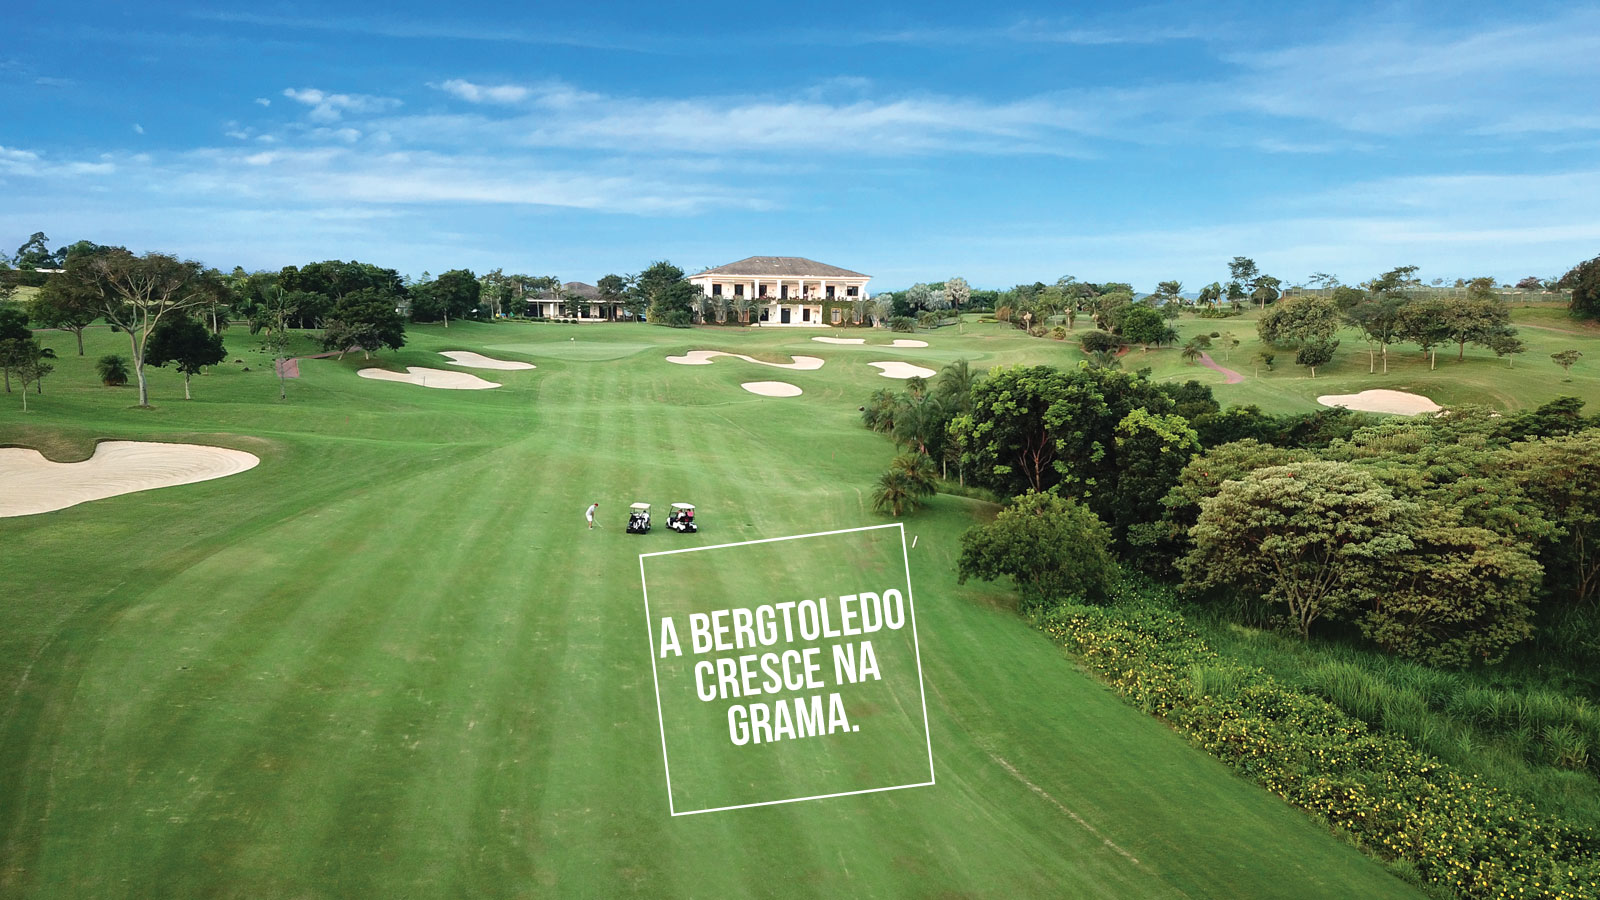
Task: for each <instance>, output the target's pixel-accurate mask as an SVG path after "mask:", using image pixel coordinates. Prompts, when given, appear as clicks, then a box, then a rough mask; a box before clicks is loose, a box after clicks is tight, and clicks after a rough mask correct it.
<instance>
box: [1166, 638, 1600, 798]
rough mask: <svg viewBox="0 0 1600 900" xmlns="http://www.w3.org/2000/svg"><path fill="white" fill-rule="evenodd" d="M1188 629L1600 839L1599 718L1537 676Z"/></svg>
mask: <svg viewBox="0 0 1600 900" xmlns="http://www.w3.org/2000/svg"><path fill="white" fill-rule="evenodd" d="M1190 621H1191V622H1192V623H1193V624H1194V625H1195V626H1196V627H1198V628H1199V629H1200V630H1201V631H1202V633H1203V634H1204V635H1205V638H1206V640H1207V642H1209V643H1210V644H1211V646H1212V647H1214V648H1215V649H1216V650H1217V651H1218V652H1219V653H1221V654H1222V655H1224V656H1226V657H1229V658H1232V659H1235V660H1237V661H1239V662H1240V663H1241V664H1243V665H1245V666H1248V667H1250V668H1257V667H1259V668H1261V669H1264V670H1266V671H1267V672H1268V673H1269V674H1271V675H1273V676H1274V677H1276V678H1278V679H1280V680H1281V681H1283V682H1284V683H1285V684H1287V685H1290V686H1291V687H1294V688H1297V689H1300V690H1304V691H1306V692H1308V693H1312V694H1316V695H1318V696H1322V697H1325V698H1327V699H1328V700H1330V701H1332V702H1333V703H1334V704H1336V705H1338V706H1339V707H1340V708H1341V709H1343V710H1344V711H1345V712H1347V713H1349V714H1350V715H1352V716H1355V717H1356V718H1358V719H1361V720H1363V721H1365V722H1367V723H1368V724H1370V725H1373V726H1375V727H1377V728H1381V729H1383V730H1385V731H1388V732H1391V733H1393V734H1397V735H1399V736H1401V737H1404V738H1406V739H1407V740H1409V741H1410V742H1411V743H1412V744H1413V745H1414V746H1416V747H1417V748H1418V749H1420V750H1422V751H1423V752H1426V753H1430V754H1432V755H1434V756H1436V757H1438V758H1439V759H1441V760H1443V761H1445V762H1447V763H1449V764H1450V765H1453V766H1455V767H1457V768H1459V769H1460V770H1462V771H1464V772H1468V773H1471V774H1475V775H1477V776H1479V777H1481V778H1483V779H1484V780H1486V781H1487V782H1488V783H1490V784H1492V785H1494V786H1496V787H1499V788H1501V789H1504V790H1507V791H1510V792H1511V793H1513V794H1516V795H1518V796H1521V797H1523V798H1525V799H1527V800H1529V801H1530V802H1532V803H1534V804H1535V805H1536V806H1538V807H1539V808H1540V809H1541V810H1543V811H1545V812H1548V813H1552V814H1556V815H1559V816H1561V817H1563V818H1565V819H1566V820H1567V821H1569V822H1572V823H1574V824H1576V825H1578V826H1580V827H1588V828H1591V829H1600V781H1596V779H1595V774H1596V772H1597V771H1600V759H1597V758H1596V756H1597V755H1600V711H1597V710H1596V708H1595V706H1594V705H1593V704H1591V703H1589V702H1587V701H1586V700H1585V699H1584V698H1583V697H1582V696H1579V695H1576V694H1575V693H1572V692H1569V691H1570V685H1557V686H1554V687H1547V686H1544V685H1542V684H1540V683H1539V681H1538V678H1539V676H1540V675H1546V676H1554V675H1556V672H1555V671H1550V672H1548V673H1546V672H1542V671H1539V670H1533V671H1530V670H1528V668H1527V667H1522V668H1520V669H1516V670H1508V669H1507V668H1506V667H1501V668H1498V669H1488V670H1483V671H1476V670H1466V671H1443V670H1438V669H1432V668H1429V667H1427V666H1423V665H1419V664H1417V663H1413V662H1409V661H1406V660H1401V659H1396V658H1394V657H1390V656H1385V655H1383V654H1380V653H1375V652H1372V651H1368V650H1365V649H1361V648H1356V647H1350V646H1348V645H1344V644H1340V643H1336V642H1331V641H1311V642H1302V641H1300V640H1299V639H1298V638H1295V637H1292V636H1288V635H1281V634H1275V633H1272V632H1265V631H1260V630H1257V629H1253V628H1247V627H1244V626H1240V625H1235V624H1232V623H1229V622H1226V621H1222V620H1220V619H1216V618H1211V617H1208V616H1191V617H1190Z"/></svg>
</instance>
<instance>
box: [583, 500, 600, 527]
mask: <svg viewBox="0 0 1600 900" xmlns="http://www.w3.org/2000/svg"><path fill="white" fill-rule="evenodd" d="M599 508H600V501H598V500H596V501H595V502H593V503H591V504H589V508H588V510H586V511H585V512H584V514H583V517H584V518H585V519H588V520H589V530H590V531H593V530H594V511H595V510H597V509H599Z"/></svg>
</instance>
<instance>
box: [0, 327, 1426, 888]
mask: <svg viewBox="0 0 1600 900" xmlns="http://www.w3.org/2000/svg"><path fill="white" fill-rule="evenodd" d="M966 332H967V333H966V334H957V333H955V331H954V330H953V329H949V328H947V329H943V330H941V331H939V332H937V333H935V334H933V335H925V337H927V338H928V339H929V340H930V341H931V342H933V344H934V347H933V348H930V349H931V350H933V351H934V353H928V352H920V353H919V351H914V350H892V349H889V348H868V349H870V351H871V352H872V353H873V356H872V357H871V359H897V358H904V359H909V360H917V359H933V360H940V359H943V358H947V357H946V356H944V355H943V354H949V355H956V356H958V355H967V354H970V358H973V359H981V360H982V363H983V365H985V366H987V365H993V364H1007V363H1012V362H1054V363H1057V364H1070V363H1071V362H1073V361H1074V360H1075V358H1076V351H1075V350H1074V349H1073V348H1072V347H1070V346H1067V345H1063V344H1059V343H1056V342H1053V341H1037V340H1031V339H1028V338H1026V337H1024V336H1021V335H1020V334H1019V333H1017V332H1015V331H1011V330H1009V329H1005V328H1003V327H1000V326H976V325H972V324H969V325H968V326H967V327H966ZM800 334H801V333H797V332H792V331H779V330H777V329H773V330H772V331H771V332H770V333H769V332H765V331H752V332H750V333H740V332H739V331H737V330H732V329H730V330H726V331H722V330H709V329H706V330H696V331H687V332H686V331H676V330H668V329H660V328H654V327H648V326H639V325H632V326H629V325H594V326H558V325H528V324H520V323H518V324H495V325H487V324H473V323H455V324H452V326H451V327H450V328H449V329H448V330H445V329H443V328H439V327H426V328H418V329H415V330H414V331H413V332H412V333H411V336H410V339H411V345H410V346H408V347H407V348H406V350H405V351H403V352H401V353H399V354H390V353H385V354H383V355H382V359H381V362H382V364H383V365H385V366H387V367H395V366H403V365H422V366H433V367H438V368H446V367H447V366H446V365H445V364H443V363H442V362H441V359H440V357H438V356H437V351H439V350H444V349H479V350H481V351H482V352H486V353H488V354H489V355H495V354H496V352H497V351H496V350H494V349H492V348H496V347H500V348H509V347H515V348H518V349H517V350H516V352H518V353H523V354H526V355H529V356H532V357H534V358H536V359H537V360H538V362H539V368H538V369H537V370H533V371H527V372H495V373H493V376H494V380H496V381H502V382H503V383H504V385H505V386H504V387H503V388H501V389H499V390H494V391H479V392H458V391H437V390H427V389H423V388H418V387H415V386H411V385H403V384H392V383H381V382H374V381H369V380H365V379H360V378H358V377H356V375H355V370H356V369H358V368H360V367H361V366H362V365H364V363H363V362H362V361H361V359H360V355H359V354H356V355H355V356H351V357H346V358H345V359H344V360H342V361H341V360H332V359H328V360H307V361H304V362H302V364H301V373H302V376H303V377H302V378H300V379H299V380H296V381H292V382H290V384H289V398H290V399H289V401H288V402H287V403H279V402H278V401H277V400H276V397H277V381H276V379H275V377H274V376H273V375H272V372H271V366H270V363H268V362H266V361H265V360H264V359H263V358H262V356H261V354H260V353H259V352H257V351H255V350H254V349H253V348H254V342H253V341H252V340H251V339H250V338H249V336H248V335H245V334H244V333H243V332H242V331H241V330H238V329H235V330H234V331H233V332H232V333H230V335H229V341H230V357H229V359H230V362H228V363H226V364H223V365H221V366H218V367H216V368H215V369H214V370H213V371H212V372H211V373H210V374H208V375H206V376H203V377H199V378H196V379H195V381H194V396H195V399H194V400H193V401H190V402H185V401H183V400H182V399H181V398H182V385H181V377H180V376H179V375H177V374H176V373H172V372H167V371H159V370H158V371H155V372H153V373H152V377H151V396H152V402H153V403H155V404H156V408H155V409H151V410H140V409H134V408H132V404H133V402H134V401H133V391H132V389H131V388H123V389H109V388H104V387H100V386H98V385H97V384H95V383H94V377H93V374H92V365H93V360H94V359H95V358H96V357H97V356H98V355H100V354H102V353H107V352H117V351H122V352H125V346H126V345H125V341H119V338H122V337H123V336H121V335H113V334H110V333H109V332H107V331H105V330H104V329H95V330H92V331H91V332H90V334H89V336H88V343H89V348H88V351H89V352H88V355H87V356H86V357H84V358H79V357H77V356H75V355H73V354H72V346H71V337H70V336H69V335H61V334H50V335H48V336H47V337H46V341H47V343H49V344H50V345H51V346H53V347H55V349H56V350H57V351H58V352H59V353H61V355H62V358H61V359H60V360H59V367H58V369H57V372H56V373H55V374H54V375H52V376H51V377H50V378H48V379H46V381H45V391H46V393H45V395H44V396H43V397H36V398H33V399H32V402H30V404H29V411H28V413H27V414H26V415H25V416H24V415H23V414H22V412H21V411H20V408H19V405H18V404H16V403H14V402H12V401H13V400H15V397H14V396H12V397H6V396H4V395H0V443H12V444H25V445H29V446H37V447H40V448H41V449H44V450H46V451H47V452H49V453H50V454H52V455H54V456H57V457H59V458H81V457H82V456H83V455H86V454H87V453H88V452H89V450H90V448H91V447H92V444H93V441H94V440H95V439H97V438H123V439H141V438H143V439H163V440H176V439H184V440H197V441H204V442H206V443H213V444H220V445H225V446H230V447H238V448H241V449H247V450H250V451H252V452H254V453H257V454H258V455H260V456H261V458H262V463H261V465H260V466H259V467H257V468H256V469H254V470H252V471H250V472H247V473H244V474H241V475H238V476H234V477H230V478H226V479H221V480H217V481H210V482H205V483H201V484H195V485H188V486H184V487H176V488H169V489H164V490H159V491H150V492H144V493H139V494H132V495H126V496H122V497H117V498H113V499H109V500H104V501H99V502H95V503H91V504H85V505H81V506H78V507H74V508H71V509H68V510H63V511H60V512H56V513H49V514H45V515H40V516H32V517H26V518H16V519H5V520H0V546H3V547H4V548H5V555H4V557H3V561H0V575H3V577H4V584H5V585H6V600H5V602H4V603H3V604H0V895H4V896H96V897H115V896H197V895H218V894H221V895H235V896H251V897H287V896H294V897H343V896H408V897H409V896H529V895H561V896H572V895H577V896H618V895H632V896H664V895H697V896H722V895H743V894H760V895H769V894H774V893H776V894H783V895H794V896H818V897H833V896H840V895H876V896H890V895H926V894H947V895H952V896H956V895H960V896H985V897H1012V896H1074V897H1077V896H1092V897H1164V896H1165V897H1183V896H1188V897H1265V896H1284V895H1286V894H1289V895H1293V896H1297V897H1316V896H1327V897H1346V896H1363V897H1376V896H1400V895H1409V894H1411V889H1410V888H1408V887H1407V886H1406V885H1404V884H1403V883H1402V882H1401V881H1399V880H1398V879H1396V878H1394V877H1393V876H1392V875H1390V874H1389V873H1388V872H1386V871H1385V870H1384V869H1383V868H1382V867H1381V866H1380V865H1379V864H1378V863H1376V862H1374V861H1372V860H1370V859H1367V858H1366V857H1363V856H1362V855H1361V854H1359V853H1358V852H1357V851H1356V850H1354V849H1352V848H1351V847H1350V846H1348V845H1347V844H1345V843H1343V842H1342V841H1341V840H1339V839H1338V838H1336V837H1334V836H1332V835H1330V834H1328V833H1327V832H1326V831H1325V830H1324V829H1322V828H1320V827H1318V826H1316V825H1314V824H1313V823H1312V822H1311V821H1310V820H1308V819H1307V818H1306V817H1305V816H1303V815H1301V814H1300V813H1298V812H1296V811H1295V810H1292V809H1290V808H1288V807H1287V806H1285V805H1284V804H1283V803H1281V802H1280V801H1279V800H1277V799H1276V798H1274V797H1272V796H1271V795H1269V794H1267V793H1266V792H1264V791H1262V790H1260V789H1259V788H1257V787H1255V786H1253V785H1251V784H1249V783H1247V782H1245V781H1244V780H1242V779H1240V778H1238V777H1236V776H1234V775H1232V774H1231V773H1229V772H1228V771H1227V770H1226V769H1225V768H1224V767H1223V766H1222V765H1220V764H1219V763H1217V762H1215V761H1214V760H1211V759H1210V758H1208V757H1206V756H1205V755H1204V754H1202V753H1200V752H1198V751H1196V750H1194V749H1192V748H1190V747H1189V746H1188V745H1187V744H1186V743H1185V742H1184V741H1183V740H1181V739H1180V738H1179V737H1177V736H1176V735H1174V734H1172V733H1171V732H1170V731H1168V730H1167V729H1166V728H1165V727H1164V726H1163V725H1162V724H1161V723H1159V722H1157V721H1155V720H1153V719H1151V718H1149V717H1147V716H1145V715H1143V714H1141V713H1139V712H1138V711H1136V710H1133V709H1130V708H1128V707H1126V706H1125V705H1124V704H1123V703H1122V702H1121V701H1120V700H1119V699H1118V698H1117V697H1116V696H1114V695H1113V694H1111V693H1110V692H1108V691H1107V690H1105V689H1104V688H1102V687H1101V686H1100V685H1098V684H1097V683H1096V682H1094V681H1092V680H1091V679H1089V678H1087V677H1086V676H1084V675H1083V674H1081V673H1080V672H1078V671H1077V670H1076V669H1075V668H1074V667H1073V665H1072V664H1071V663H1070V662H1069V661H1068V660H1067V659H1065V658H1064V657H1063V655H1062V654H1061V652H1060V651H1059V650H1058V649H1057V648H1056V647H1054V646H1053V645H1052V643H1051V642H1050V640H1049V639H1048V638H1047V637H1046V636H1044V635H1043V634H1040V633H1038V632H1036V631H1034V630H1033V629H1031V628H1029V627H1028V626H1027V625H1026V624H1024V623H1023V622H1022V621H1020V620H1019V619H1018V618H1017V617H1016V615H1015V614H1014V612H1013V611H1012V609H1011V608H1010V601H1009V598H1008V597H1007V596H1006V595H1005V594H1004V593H1003V592H1001V591H998V590H995V589H988V588H984V587H981V586H977V585H968V586H965V587H961V586H957V585H956V584H955V583H954V578H953V571H952V570H953V562H954V557H955V554H956V552H957V550H958V537H959V535H960V533H961V532H962V531H963V530H964V529H965V528H967V527H968V526H969V525H971V524H973V523H974V522H979V521H982V520H984V519H985V518H986V517H987V516H989V515H992V512H993V507H992V506H989V505H987V504H983V503H981V502H978V501H974V500H969V499H965V498H959V497H952V496H948V495H940V496H938V497H937V498H935V499H934V500H933V501H932V503H931V504H930V506H929V507H928V509H927V510H926V511H924V512H922V513H920V514H919V515H918V516H916V517H915V518H913V519H910V520H908V522H907V533H908V535H909V536H912V537H914V538H916V539H917V541H916V547H915V549H913V550H912V551H911V552H910V566H911V576H912V582H913V585H914V588H915V592H916V600H917V607H916V612H917V625H918V633H919V637H920V644H921V659H922V666H923V670H924V678H925V683H926V690H927V707H928V717H929V723H930V730H931V734H932V744H933V749H934V756H935V771H936V775H937V780H938V784H937V786H935V787H929V788H916V789H909V790H902V791H895V792H889V793H880V794H871V795H864V796H860V797H849V798H840V799H835V800H825V801H811V802H804V803H796V804H789V805H784V806H773V807H763V808H758V809H749V810H739V811H734V812H727V813H713V814H706V815H699V816H692V817H686V818H671V817H669V816H668V813H667V805H666V792H665V781H664V777H663V773H662V767H661V743H660V735H659V733H658V726H657V722H656V707H655V699H654V691H653V688H652V681H651V675H650V660H649V657H648V655H647V653H648V646H647V641H646V637H645V633H644V622H643V615H642V604H641V596H640V583H639V566H638V563H637V559H636V555H637V554H638V553H640V552H644V551H649V550H661V549H671V548H674V547H681V546H696V545H710V544H713V543H723V542H729V541H738V540H747V539H755V538H764V537H777V536H783V535H790V534H800V533H808V532H816V531H824V530H830V529H837V528H848V527H856V526H860V525H869V524H876V523H879V522H882V521H885V520H884V519H882V518H881V517H878V516H876V515H875V514H873V513H872V512H871V511H870V508H869V502H868V499H867V498H868V496H869V494H870V490H871V486H872V483H873V480H874V479H875V477H876V476H877V474H878V473H879V472H880V471H881V470H882V468H883V467H884V465H885V464H886V463H887V461H888V459H889V458H890V457H891V455H892V454H893V448H892V447H891V446H890V445H889V444H888V443H887V442H885V441H884V440H883V439H882V438H881V437H880V436H877V435H873V434H870V433H868V432H866V431H865V430H864V429H863V428H861V427H860V425H859V424H858V414H857V412H856V407H857V406H858V405H859V404H860V402H861V401H862V400H863V399H864V398H865V396H866V395H867V394H868V393H869V392H870V391H872V390H874V389H877V388H879V387H884V386H893V383H892V382H889V381H886V380H885V379H883V378H880V377H878V375H877V374H876V370H873V369H870V368H868V367H867V366H866V365H865V364H864V363H865V361H866V358H864V357H862V356H861V355H860V354H861V352H862V351H861V348H849V347H830V346H827V345H823V344H817V343H814V342H809V341H806V342H804V343H805V345H806V351H805V352H808V353H809V354H810V355H815V356H820V357H823V358H825V359H828V360H829V363H828V364H827V365H826V366H825V367H824V368H823V369H821V370H818V371H814V372H793V371H783V370H770V372H769V371H768V370H765V369H761V370H760V371H761V374H762V376H763V377H773V378H778V379H781V380H785V381H791V382H793V383H796V384H800V385H801V386H802V387H804V389H805V391H806V393H805V394H804V396H802V397H799V398H795V399H793V400H768V399H762V398H758V397H754V396H753V395H750V394H748V393H745V392H744V391H742V390H740V389H739V387H738V384H739V382H741V381H745V380H749V379H750V376H751V374H752V372H753V371H754V370H756V369H757V368H758V367H755V366H752V365H750V364H748V363H744V362H741V361H738V360H730V359H719V360H718V361H716V362H715V363H713V364H712V365H709V366H692V367H685V366H674V365H671V364H669V363H667V362H665V360H664V359H663V357H665V356H666V355H668V354H676V353H681V352H683V351H685V350H689V349H727V350H736V351H739V352H745V353H751V354H752V355H765V354H787V353H792V352H799V351H798V349H797V347H798V345H799V343H800V341H799V335H800ZM569 337H577V338H578V339H579V340H578V341H569V340H567V338H569ZM562 344H567V345H574V344H581V345H585V347H586V349H585V350H584V351H583V353H584V354H589V353H591V351H590V350H589V349H587V348H588V347H589V346H591V345H592V346H593V347H595V348H596V350H595V351H593V355H591V356H585V355H580V354H576V353H575V349H574V347H572V346H568V347H566V348H562V347H561V345H562ZM608 344H610V345H613V346H611V347H609V349H608V348H607V347H606V345H608ZM1174 355H1175V354H1174ZM233 359H242V360H244V362H243V363H234V362H232V361H231V360H233ZM246 366H248V367H249V368H250V369H251V371H249V372H246V371H243V369H244V368H245V367H246ZM1322 381H1323V379H1321V378H1319V379H1318V382H1319V386H1320V383H1321V382H1322ZM636 499H644V500H648V501H650V502H654V503H658V504H665V503H667V502H670V501H672V500H678V499H688V500H691V501H693V502H695V503H697V504H698V505H699V508H700V516H701V521H702V523H703V526H704V530H703V531H702V532H701V533H700V534H699V535H696V536H691V537H684V536H679V535H675V534H672V533H669V532H666V531H665V530H664V529H660V528H658V529H657V531H655V532H654V533H652V534H651V535H649V536H646V537H642V538H641V537H633V536H629V535H626V534H624V533H623V529H622V525H623V520H624V508H625V506H626V504H627V503H628V502H630V501H633V500H636ZM592 500H598V501H600V502H601V503H602V507H601V522H602V527H601V528H599V529H597V530H595V531H593V532H589V531H586V530H585V529H584V527H583V520H582V515H581V514H582V511H583V509H584V507H585V506H586V505H587V504H588V503H589V502H590V501H592ZM833 562H834V561H833V560H832V559H831V558H830V557H829V556H828V555H827V554H825V553H817V552H809V551H805V550H800V551H797V553H796V554H795V555H794V556H793V558H792V559H791V560H790V561H789V565H790V566H792V567H793V570H794V571H813V570H816V571H826V570H828V567H829V565H830V564H831V563H833ZM1199 677H1204V675H1203V673H1202V674H1201V675H1200V676H1199ZM833 746H834V745H832V744H829V745H826V747H828V748H830V749H829V752H832V753H834V754H836V755H837V759H835V760H833V764H835V765H838V766H848V765H851V758H850V755H849V748H848V745H847V744H844V743H842V742H841V743H840V744H839V745H838V749H831V748H833ZM814 749H815V748H814ZM756 776H759V777H770V774H769V773H768V772H767V770H765V769H755V768H752V769H751V770H749V771H744V770H740V769H738V768H737V767H734V768H731V769H730V771H729V772H728V774H727V777H729V778H731V779H737V778H741V777H745V778H748V777H756Z"/></svg>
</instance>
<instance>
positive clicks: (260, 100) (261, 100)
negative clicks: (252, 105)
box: [256, 97, 272, 106]
mask: <svg viewBox="0 0 1600 900" xmlns="http://www.w3.org/2000/svg"><path fill="white" fill-rule="evenodd" d="M256 103H259V104H260V105H262V106H271V105H272V101H271V100H268V99H267V98H265V97H257V98H256Z"/></svg>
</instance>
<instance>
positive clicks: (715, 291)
mask: <svg viewBox="0 0 1600 900" xmlns="http://www.w3.org/2000/svg"><path fill="white" fill-rule="evenodd" d="M711 296H713V297H721V296H722V285H720V284H715V283H713V284H712V285H711Z"/></svg>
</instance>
